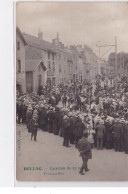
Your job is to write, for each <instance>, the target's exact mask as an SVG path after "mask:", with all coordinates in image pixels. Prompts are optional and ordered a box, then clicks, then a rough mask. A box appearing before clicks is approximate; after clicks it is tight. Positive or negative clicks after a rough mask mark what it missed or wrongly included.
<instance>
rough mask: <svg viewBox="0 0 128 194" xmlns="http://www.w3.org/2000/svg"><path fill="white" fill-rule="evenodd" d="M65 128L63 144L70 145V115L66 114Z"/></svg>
mask: <svg viewBox="0 0 128 194" xmlns="http://www.w3.org/2000/svg"><path fill="white" fill-rule="evenodd" d="M63 119H64V120H63V129H64V140H63V146H65V147H70V146H69V139H70V123H69V120H68V117H67V116H66V115H65V116H64V118H63Z"/></svg>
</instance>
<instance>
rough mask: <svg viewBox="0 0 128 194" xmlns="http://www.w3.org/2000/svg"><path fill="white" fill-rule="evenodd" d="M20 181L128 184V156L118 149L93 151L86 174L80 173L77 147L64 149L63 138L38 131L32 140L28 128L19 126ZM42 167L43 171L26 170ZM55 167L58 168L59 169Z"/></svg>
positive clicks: (18, 173)
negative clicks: (121, 182)
mask: <svg viewBox="0 0 128 194" xmlns="http://www.w3.org/2000/svg"><path fill="white" fill-rule="evenodd" d="M16 136H17V144H16V145H17V147H16V152H17V179H18V180H24V181H25V180H26V181H27V180H28V181H126V180H127V181H128V155H126V154H124V153H123V152H115V151H114V150H105V149H104V150H96V149H93V150H92V155H93V159H91V160H89V169H90V171H89V172H87V173H86V174H85V175H83V176H82V175H80V174H79V167H80V166H81V158H80V157H79V153H78V150H77V149H76V148H75V146H74V145H71V147H70V148H66V147H63V146H62V143H63V139H62V138H61V137H59V136H55V135H54V134H49V133H48V132H42V131H41V130H40V131H38V135H37V140H38V141H37V142H34V141H31V140H30V133H28V132H27V128H26V125H22V124H20V125H19V124H17V132H16ZM24 167H38V168H39V167H41V169H42V170H24ZM55 168H58V169H56V170H55Z"/></svg>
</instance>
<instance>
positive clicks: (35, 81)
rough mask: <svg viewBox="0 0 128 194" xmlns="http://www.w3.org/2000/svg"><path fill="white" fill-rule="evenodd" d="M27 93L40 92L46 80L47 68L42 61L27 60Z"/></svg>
mask: <svg viewBox="0 0 128 194" xmlns="http://www.w3.org/2000/svg"><path fill="white" fill-rule="evenodd" d="M25 71H26V92H29V93H31V92H36V93H37V92H38V89H39V87H40V86H41V85H44V83H45V80H46V67H45V65H44V63H43V62H42V61H40V60H26V66H25Z"/></svg>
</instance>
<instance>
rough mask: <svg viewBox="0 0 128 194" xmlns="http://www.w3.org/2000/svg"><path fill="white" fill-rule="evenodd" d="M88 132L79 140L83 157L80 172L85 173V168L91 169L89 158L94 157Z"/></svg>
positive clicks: (79, 147) (86, 169)
mask: <svg viewBox="0 0 128 194" xmlns="http://www.w3.org/2000/svg"><path fill="white" fill-rule="evenodd" d="M87 138H88V133H87V132H85V133H84V134H83V137H82V139H80V140H79V142H78V150H79V152H80V156H81V157H82V161H83V164H82V166H81V168H80V174H82V175H84V173H83V170H85V172H87V171H89V169H88V165H87V163H88V159H91V158H92V151H91V144H90V143H89V142H88V139H87Z"/></svg>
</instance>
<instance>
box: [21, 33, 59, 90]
mask: <svg viewBox="0 0 128 194" xmlns="http://www.w3.org/2000/svg"><path fill="white" fill-rule="evenodd" d="M23 35H24V38H25V40H26V42H27V44H28V45H27V46H26V49H25V53H26V55H25V60H26V63H27V64H28V61H30V62H31V63H30V64H29V66H30V65H33V66H34V67H35V66H36V65H39V64H38V63H37V64H35V61H38V62H39V61H41V64H43V65H44V66H45V68H46V71H41V72H40V73H41V74H40V75H41V81H39V80H36V83H38V84H36V88H33V89H34V91H37V90H38V88H39V86H40V84H41V85H45V84H48V85H49V86H50V87H52V86H54V85H55V84H56V78H55V69H56V51H55V50H56V49H55V47H54V45H53V44H52V43H50V42H47V41H45V40H43V34H42V32H39V33H38V37H35V36H32V35H29V34H25V33H24V34H23ZM39 67H40V66H39ZM31 69H32V70H33V68H31ZM27 75H28V74H27ZM35 79H40V78H39V77H38V76H37V77H35Z"/></svg>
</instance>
